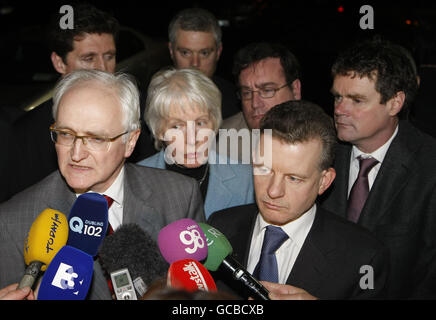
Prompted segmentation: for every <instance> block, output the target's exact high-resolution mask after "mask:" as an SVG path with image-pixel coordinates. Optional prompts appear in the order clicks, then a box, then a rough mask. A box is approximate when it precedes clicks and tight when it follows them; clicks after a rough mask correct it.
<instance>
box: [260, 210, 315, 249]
mask: <svg viewBox="0 0 436 320" xmlns="http://www.w3.org/2000/svg"><path fill="white" fill-rule="evenodd" d="M315 213H316V204H314V205H313V206H312V207H311V208H310V209H309V210H307V211H306V212H305V213H303V214H302V215H301V216H300V217H299V218H298V219H297V220H294V221H291V222H289V223H287V224H285V225H282V226H280V227H281V228H282V229H283V231H284V232H286V234H287V235H288V236H289V238H290V239H291V240H292V241H293V242H295V243H296V244H297V245H298V246H299V247H300V248H301V247H302V246H303V243H304V241H305V240H306V237H307V234H308V233H309V230H310V228H311V227H312V224H313V221H314V219H315ZM257 220H258V221H257V223H256V225H257V230H256V231H257V232H258V234H261V233H262V232H263V231H264V229H265V228H266V227H267V226H269V225H271V224H270V223H268V222H266V221H265V220H264V219H263V217H262V215H261V214H260V213H259V214H258V216H257Z"/></svg>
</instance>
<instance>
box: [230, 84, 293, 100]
mask: <svg viewBox="0 0 436 320" xmlns="http://www.w3.org/2000/svg"><path fill="white" fill-rule="evenodd" d="M287 85H288V84H287V83H285V84H284V85H283V86H281V87H279V88H260V89H259V90H245V89H243V90H241V91H238V96H239V98H240V99H242V100H251V99H253V94H254V93H255V92H257V93H258V94H259V96H260V97H261V98H264V99H269V98H272V97H274V96H275V94H276V92H277V91H279V90H280V89H283V88H284V87H286V86H287Z"/></svg>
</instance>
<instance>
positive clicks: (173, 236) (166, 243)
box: [158, 218, 207, 263]
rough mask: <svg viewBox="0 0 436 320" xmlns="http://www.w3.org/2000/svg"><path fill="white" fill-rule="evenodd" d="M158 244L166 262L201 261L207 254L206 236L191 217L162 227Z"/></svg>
mask: <svg viewBox="0 0 436 320" xmlns="http://www.w3.org/2000/svg"><path fill="white" fill-rule="evenodd" d="M158 244H159V249H160V252H161V254H162V256H163V257H164V259H165V260H166V261H167V262H168V263H173V262H175V261H178V260H183V259H193V260H197V261H201V260H204V259H205V258H206V256H207V245H206V237H205V235H204V233H203V231H202V230H201V228H200V226H199V225H198V223H197V222H195V221H194V220H192V219H187V218H186V219H180V220H177V221H174V222H172V223H170V224H169V225H167V226H165V227H164V228H162V230H161V231H160V232H159V235H158Z"/></svg>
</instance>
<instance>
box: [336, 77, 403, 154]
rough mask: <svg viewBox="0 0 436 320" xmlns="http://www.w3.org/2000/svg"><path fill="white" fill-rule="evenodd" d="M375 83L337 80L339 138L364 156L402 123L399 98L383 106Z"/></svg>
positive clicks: (350, 79) (344, 79)
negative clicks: (399, 119) (398, 117)
mask: <svg viewBox="0 0 436 320" xmlns="http://www.w3.org/2000/svg"><path fill="white" fill-rule="evenodd" d="M375 80H376V79H374V80H372V79H369V78H368V77H362V78H360V77H359V76H354V77H352V76H351V75H347V76H342V75H338V76H336V77H335V78H334V81H333V87H332V90H331V91H332V94H333V96H334V98H335V112H334V119H335V126H336V130H337V135H338V138H339V139H340V140H342V141H346V142H350V143H351V144H353V145H355V146H356V147H357V148H359V149H360V150H361V151H363V152H368V153H370V152H373V151H375V150H377V149H378V148H379V147H380V146H382V145H383V144H384V143H385V142H386V141H387V140H389V138H390V137H391V135H392V133H393V132H394V130H395V128H396V125H397V123H398V119H397V117H396V115H397V113H398V112H399V111H400V110H401V106H402V103H401V105H400V106H399V108H398V101H397V99H396V98H392V99H390V100H388V101H387V102H386V103H385V104H382V103H381V95H380V93H379V92H377V91H376V89H375Z"/></svg>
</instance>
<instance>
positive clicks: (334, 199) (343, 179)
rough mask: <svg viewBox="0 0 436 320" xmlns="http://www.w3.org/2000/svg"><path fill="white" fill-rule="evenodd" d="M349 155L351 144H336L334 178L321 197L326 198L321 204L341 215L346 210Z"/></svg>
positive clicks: (343, 214) (344, 215)
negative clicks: (328, 188) (329, 187)
mask: <svg viewBox="0 0 436 320" xmlns="http://www.w3.org/2000/svg"><path fill="white" fill-rule="evenodd" d="M350 156H351V146H350V145H345V144H340V145H339V146H338V152H336V159H335V170H336V178H335V181H334V182H333V185H332V186H331V190H327V192H326V194H325V195H323V196H322V197H321V198H327V197H328V198H327V200H326V201H325V205H324V203H323V206H324V207H325V208H326V209H328V210H330V211H331V212H334V213H336V214H339V215H340V216H342V217H344V218H345V217H346V212H347V199H348V176H349V173H350V170H349V168H350Z"/></svg>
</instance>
